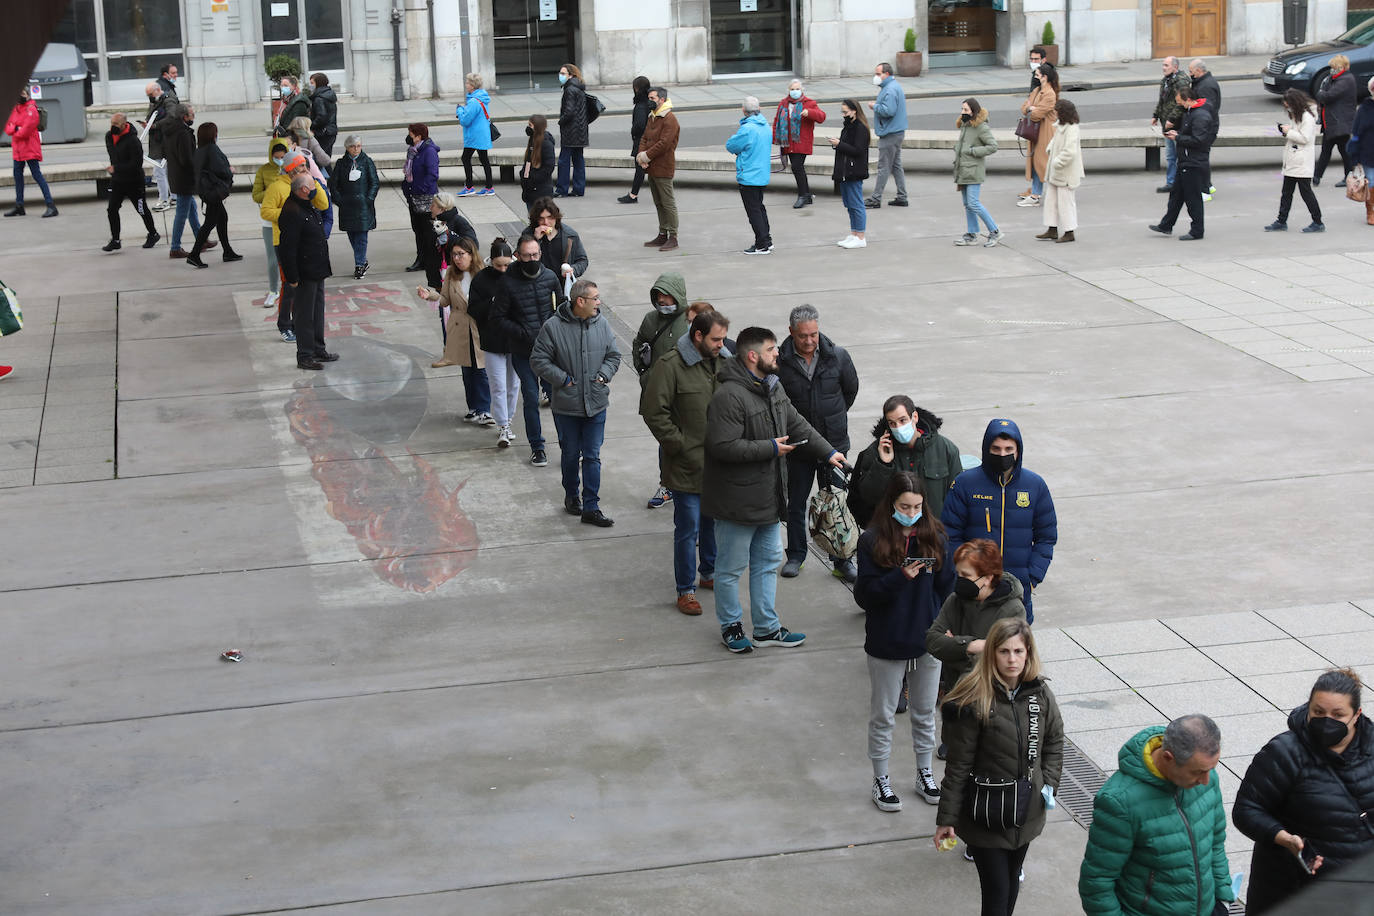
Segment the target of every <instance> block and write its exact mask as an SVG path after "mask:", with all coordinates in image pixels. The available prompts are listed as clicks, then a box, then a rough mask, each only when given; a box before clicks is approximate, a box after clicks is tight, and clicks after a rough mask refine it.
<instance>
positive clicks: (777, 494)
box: [701, 328, 844, 653]
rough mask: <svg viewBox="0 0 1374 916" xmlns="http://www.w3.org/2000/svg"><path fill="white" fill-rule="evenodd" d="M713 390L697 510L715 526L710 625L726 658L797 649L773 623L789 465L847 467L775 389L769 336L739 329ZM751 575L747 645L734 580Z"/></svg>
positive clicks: (774, 350)
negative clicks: (795, 454) (795, 457)
mask: <svg viewBox="0 0 1374 916" xmlns="http://www.w3.org/2000/svg"><path fill="white" fill-rule="evenodd" d="M735 345H736V347H737V351H736V354H735V357H734V359H730V360H726V362H725V365H724V366H723V367H722V368H721V370H720V388H719V389H717V390H716V393H715V394H714V395H713V396H712V397H711V403H710V406H708V407H707V408H706V463H705V472H704V474H703V476H702V491H701V496H702V499H701V511H702V512H703V513H705V514H706V515H709V516H711V517H712V518H713V519H715V520H716V523H715V527H716V581H715V592H716V619H717V621H718V622H719V623H720V632H721V641H722V642H723V643H725V647H726V648H727V649H729V650H730V651H731V652H736V653H743V652H750V651H752V650H753V648H754V647H755V646H757V647H759V648H764V647H767V646H782V647H785V648H791V647H793V646H799V645H801V644H802V641H803V640H805V639H806V636H805V635H804V634H802V633H793V632H791V631H790V630H788V629H787V628H786V627H784V626H782V625H781V623H780V622H779V621H778V614H777V610H776V607H775V599H776V595H777V587H778V579H777V576H778V565H779V564H781V563H782V560H783V551H782V543H781V538H780V537H779V534H780V532H779V530H778V526H779V523H780V522H782V521H784V520H785V519H786V518H787V463H786V462H785V461H783V458H784V456H786V455H788V454H789V453H791V452H792V451H794V450H795V451H799V452H801V454H802V455H803V457H805V458H807V459H808V460H810V461H812V462H817V463H819V462H822V461H824V462H827V463H829V464H830V465H832V466H833V467H843V466H844V456H843V455H841V454H840V453H839V452H837V451H836V450H835V449H834V448H833V447H832V446H831V445H830V443H829V442H827V441H825V440H824V439H822V438H821V435H820V433H818V432H816V430H815V429H813V428H812V427H811V424H809V423H807V422H806V420H804V419H802V416H801V414H799V413H797V409H796V408H795V407H793V406H792V403H791V402H790V401H788V400H787V395H786V394H785V393H784V392H783V389H782V385H780V384H779V383H778V377H777V375H776V373H777V371H778V340H777V337H776V336H775V335H774V334H773V332H772V331H770V330H768V329H767V328H745V329H744V330H743V331H741V332H740V335H739V338H738V340H737V341H736V344H735ZM746 568H747V569H748V570H749V612H750V618H751V623H752V624H753V639H752V640H751V639H750V638H749V637H747V636H745V635H744V627H743V625H742V624H741V620H742V618H743V616H744V611H743V608H742V607H741V606H740V600H739V580H740V576H741V575H742V574H743V573H744V570H745V569H746Z"/></svg>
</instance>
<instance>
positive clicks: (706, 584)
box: [697, 579, 716, 591]
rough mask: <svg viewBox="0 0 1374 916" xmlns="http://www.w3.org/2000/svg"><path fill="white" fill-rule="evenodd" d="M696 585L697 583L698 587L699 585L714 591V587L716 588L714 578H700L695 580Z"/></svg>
mask: <svg viewBox="0 0 1374 916" xmlns="http://www.w3.org/2000/svg"><path fill="white" fill-rule="evenodd" d="M697 585H698V586H699V587H701V588H704V589H706V590H708V591H715V588H716V580H715V579H702V580H701V581H699V582H697Z"/></svg>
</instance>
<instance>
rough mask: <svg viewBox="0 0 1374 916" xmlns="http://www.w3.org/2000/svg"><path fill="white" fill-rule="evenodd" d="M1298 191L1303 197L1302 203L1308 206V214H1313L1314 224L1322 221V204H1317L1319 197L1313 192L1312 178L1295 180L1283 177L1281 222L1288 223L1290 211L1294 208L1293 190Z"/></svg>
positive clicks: (1287, 176)
mask: <svg viewBox="0 0 1374 916" xmlns="http://www.w3.org/2000/svg"><path fill="white" fill-rule="evenodd" d="M1294 187H1296V188H1297V189H1298V193H1300V194H1301V195H1302V202H1303V203H1305V204H1307V212H1308V213H1310V214H1312V222H1314V223H1320V222H1321V221H1322V208H1321V204H1319V203H1317V195H1316V194H1314V193H1313V191H1312V179H1311V178H1294V177H1293V176H1292V175H1284V176H1283V191H1282V192H1280V194H1279V222H1281V223H1286V222H1288V211H1289V210H1290V209H1292V207H1293V188H1294Z"/></svg>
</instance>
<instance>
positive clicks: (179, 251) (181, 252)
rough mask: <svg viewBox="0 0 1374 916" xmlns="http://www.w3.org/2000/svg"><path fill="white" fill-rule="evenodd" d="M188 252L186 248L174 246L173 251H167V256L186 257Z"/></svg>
mask: <svg viewBox="0 0 1374 916" xmlns="http://www.w3.org/2000/svg"><path fill="white" fill-rule="evenodd" d="M188 254H189V252H188V251H186V249H184V248H173V249H172V250H171V251H169V252H167V257H169V258H184V257H186V256H187V255H188Z"/></svg>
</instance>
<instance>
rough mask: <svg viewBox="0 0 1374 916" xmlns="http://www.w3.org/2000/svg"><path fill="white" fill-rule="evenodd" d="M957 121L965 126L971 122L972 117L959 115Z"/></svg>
mask: <svg viewBox="0 0 1374 916" xmlns="http://www.w3.org/2000/svg"><path fill="white" fill-rule="evenodd" d="M959 120H960V121H963V122H964V123H965V124H967V123H968V122H969V121H972V120H973V115H971V114H961V115H959Z"/></svg>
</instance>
